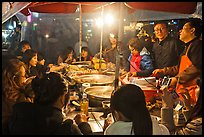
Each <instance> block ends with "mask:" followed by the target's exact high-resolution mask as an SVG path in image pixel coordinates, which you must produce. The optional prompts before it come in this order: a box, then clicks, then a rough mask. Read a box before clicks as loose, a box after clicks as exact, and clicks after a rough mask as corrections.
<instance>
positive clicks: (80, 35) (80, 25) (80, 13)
mask: <svg viewBox="0 0 204 137" xmlns="http://www.w3.org/2000/svg"><path fill="white" fill-rule="evenodd" d="M81 48H82V9H81V4H79V61H81Z"/></svg>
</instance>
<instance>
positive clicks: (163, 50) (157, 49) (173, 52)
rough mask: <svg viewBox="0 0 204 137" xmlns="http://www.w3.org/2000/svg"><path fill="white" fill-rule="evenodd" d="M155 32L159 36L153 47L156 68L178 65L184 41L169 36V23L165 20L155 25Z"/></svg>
mask: <svg viewBox="0 0 204 137" xmlns="http://www.w3.org/2000/svg"><path fill="white" fill-rule="evenodd" d="M154 33H155V36H156V38H157V40H156V42H155V43H154V44H153V49H152V52H153V59H154V68H155V69H161V68H164V67H171V66H175V65H177V64H178V63H179V57H180V54H181V53H182V51H183V46H182V42H181V41H179V39H176V38H173V37H171V36H169V34H168V33H169V32H168V28H167V24H166V23H163V22H162V23H157V24H156V25H155V26H154Z"/></svg>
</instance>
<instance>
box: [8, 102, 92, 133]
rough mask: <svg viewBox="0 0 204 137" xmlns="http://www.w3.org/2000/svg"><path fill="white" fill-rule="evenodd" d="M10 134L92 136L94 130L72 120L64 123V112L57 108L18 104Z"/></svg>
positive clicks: (11, 121)
mask: <svg viewBox="0 0 204 137" xmlns="http://www.w3.org/2000/svg"><path fill="white" fill-rule="evenodd" d="M81 127H83V128H81ZM80 129H81V130H80ZM9 134H12V135H82V134H92V130H91V127H90V125H89V124H88V123H85V122H83V123H81V124H79V126H77V125H75V124H73V121H72V120H71V119H67V120H65V121H63V115H62V112H61V110H59V109H57V108H54V107H51V106H43V105H38V104H33V103H18V104H15V105H14V107H13V114H12V116H11V120H10V122H9Z"/></svg>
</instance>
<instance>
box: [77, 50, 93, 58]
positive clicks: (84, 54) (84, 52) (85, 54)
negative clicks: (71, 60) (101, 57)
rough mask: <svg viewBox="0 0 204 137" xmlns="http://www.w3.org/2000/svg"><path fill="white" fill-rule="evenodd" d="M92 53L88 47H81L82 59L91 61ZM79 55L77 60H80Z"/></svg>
mask: <svg viewBox="0 0 204 137" xmlns="http://www.w3.org/2000/svg"><path fill="white" fill-rule="evenodd" d="M92 58H93V57H92V55H91V53H90V51H89V48H88V47H82V48H81V61H91V60H92ZM79 60H80V59H79V57H78V58H77V61H79Z"/></svg>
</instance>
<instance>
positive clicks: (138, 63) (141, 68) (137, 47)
mask: <svg viewBox="0 0 204 137" xmlns="http://www.w3.org/2000/svg"><path fill="white" fill-rule="evenodd" d="M147 44H149V43H148V42H147V41H145V40H143V39H139V38H132V39H131V40H130V41H129V42H128V46H129V49H130V51H131V54H130V56H129V59H128V60H129V62H130V72H129V74H128V75H129V76H138V77H147V76H150V75H151V73H152V71H153V62H152V58H151V56H150V52H149V51H148V50H147V49H146V47H145V45H147Z"/></svg>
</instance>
